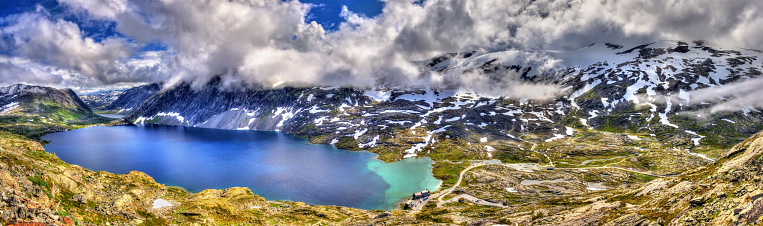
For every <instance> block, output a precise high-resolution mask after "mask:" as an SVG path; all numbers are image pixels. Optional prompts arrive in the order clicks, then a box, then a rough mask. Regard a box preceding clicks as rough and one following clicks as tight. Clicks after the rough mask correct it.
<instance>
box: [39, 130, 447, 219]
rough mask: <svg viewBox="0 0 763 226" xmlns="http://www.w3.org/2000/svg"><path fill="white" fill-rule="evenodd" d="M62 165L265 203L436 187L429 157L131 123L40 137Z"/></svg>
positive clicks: (342, 200) (352, 200) (394, 195)
mask: <svg viewBox="0 0 763 226" xmlns="http://www.w3.org/2000/svg"><path fill="white" fill-rule="evenodd" d="M42 138H43V139H44V140H47V141H50V143H49V144H47V145H45V146H44V147H45V150H46V151H48V152H51V153H56V155H57V156H58V157H59V158H61V159H62V160H64V161H65V162H67V163H71V164H77V165H80V166H82V167H85V168H87V169H90V170H94V171H107V172H111V173H120V174H124V173H127V172H129V171H132V170H138V171H142V172H145V173H147V174H148V175H150V176H152V177H153V178H154V179H155V180H156V181H157V182H159V183H162V184H166V185H172V186H180V187H183V188H185V189H187V190H189V191H191V192H199V191H201V190H204V189H224V188H228V187H249V188H250V189H251V190H252V192H254V193H255V194H257V195H260V196H262V197H264V198H266V199H268V200H291V201H300V202H305V203H308V204H316V205H339V206H347V207H355V208H361V209H383V210H391V209H394V208H395V202H397V201H399V200H400V199H402V198H404V197H407V196H410V195H411V194H412V193H414V192H417V191H420V190H424V189H429V190H435V189H437V188H438V187H439V185H440V182H441V181H440V180H437V179H435V178H434V177H433V175H432V171H431V168H432V160H431V159H429V158H417V159H405V160H403V161H399V162H395V163H384V162H382V161H380V160H378V159H376V158H375V157H376V154H373V153H370V152H365V151H362V152H355V151H345V150H339V149H336V148H335V147H334V146H332V145H317V144H310V143H308V141H307V140H305V139H302V138H298V137H294V136H290V135H286V134H283V133H279V132H260V131H236V130H216V129H202V128H189V127H173V126H157V125H137V126H112V127H104V126H96V127H89V128H83V129H77V130H72V131H67V132H60V133H53V134H48V135H46V136H43V137H42Z"/></svg>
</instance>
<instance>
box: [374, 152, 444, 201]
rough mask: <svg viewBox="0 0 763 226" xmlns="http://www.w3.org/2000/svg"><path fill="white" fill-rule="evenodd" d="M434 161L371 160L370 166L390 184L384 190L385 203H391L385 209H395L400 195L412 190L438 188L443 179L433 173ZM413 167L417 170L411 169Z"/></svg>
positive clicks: (420, 159)
mask: <svg viewBox="0 0 763 226" xmlns="http://www.w3.org/2000/svg"><path fill="white" fill-rule="evenodd" d="M432 163H433V162H432V159H430V158H417V159H405V160H403V161H399V162H393V163H384V162H383V161H381V160H375V161H370V162H369V163H368V168H369V169H371V171H373V172H375V173H376V174H377V175H379V176H381V177H382V179H383V180H384V181H385V182H387V183H388V184H389V185H390V187H389V188H388V189H387V190H386V191H385V192H384V194H385V200H384V203H388V204H390V205H389V206H387V207H385V208H384V209H394V208H395V206H394V205H395V202H397V201H399V200H400V197H409V196H411V193H412V192H411V191H414V192H415V191H421V190H424V189H429V190H430V191H434V190H437V188H438V187H440V184H441V183H442V181H441V180H438V179H436V178H434V176H433V175H432ZM412 168H413V169H415V170H411V169H412ZM423 169H427V170H423Z"/></svg>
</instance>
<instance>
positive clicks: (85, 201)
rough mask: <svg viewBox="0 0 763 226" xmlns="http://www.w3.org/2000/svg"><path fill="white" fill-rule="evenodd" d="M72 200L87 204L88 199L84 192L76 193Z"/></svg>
mask: <svg viewBox="0 0 763 226" xmlns="http://www.w3.org/2000/svg"><path fill="white" fill-rule="evenodd" d="M72 201H75V202H78V203H81V204H86V203H87V200H85V196H82V194H76V195H74V197H72Z"/></svg>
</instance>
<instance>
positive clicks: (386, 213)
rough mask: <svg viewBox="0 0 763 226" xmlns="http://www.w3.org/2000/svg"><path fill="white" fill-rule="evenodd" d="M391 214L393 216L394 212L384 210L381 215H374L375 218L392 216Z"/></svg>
mask: <svg viewBox="0 0 763 226" xmlns="http://www.w3.org/2000/svg"><path fill="white" fill-rule="evenodd" d="M391 216H392V214H391V213H390V212H384V213H380V214H379V215H376V216H375V217H374V219H381V218H387V217H391Z"/></svg>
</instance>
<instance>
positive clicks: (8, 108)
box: [0, 102, 19, 114]
mask: <svg viewBox="0 0 763 226" xmlns="http://www.w3.org/2000/svg"><path fill="white" fill-rule="evenodd" d="M18 107H19V103H18V102H11V103H9V104H6V105H5V106H3V107H0V114H5V113H7V112H10V111H12V110H13V109H16V108H18Z"/></svg>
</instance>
